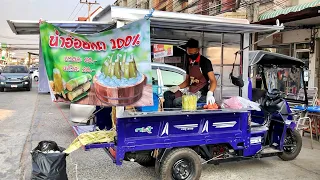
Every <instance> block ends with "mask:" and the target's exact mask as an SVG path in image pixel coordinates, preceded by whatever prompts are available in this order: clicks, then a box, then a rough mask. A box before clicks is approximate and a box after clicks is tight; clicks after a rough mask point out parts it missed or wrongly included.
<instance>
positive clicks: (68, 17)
mask: <svg viewBox="0 0 320 180" xmlns="http://www.w3.org/2000/svg"><path fill="white" fill-rule="evenodd" d="M79 4H80V2H78V4H77V5H76V7H75V8H74V9H73V11H72V13H71V14H70V16H69V17H68V20H69V19H70V17H71V15H72V14H73V13H74V11H75V10H76V9H77V7H78V6H79Z"/></svg>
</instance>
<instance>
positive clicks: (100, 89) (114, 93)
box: [94, 75, 147, 106]
mask: <svg viewBox="0 0 320 180" xmlns="http://www.w3.org/2000/svg"><path fill="white" fill-rule="evenodd" d="M146 84H147V77H146V76H145V75H143V78H142V80H141V81H140V82H138V83H137V84H135V85H132V86H125V87H107V86H104V85H103V84H101V83H99V82H98V81H95V82H94V88H95V91H96V96H97V97H98V99H99V100H100V101H101V102H103V103H106V104H112V105H117V106H126V105H130V104H134V103H136V102H138V101H139V100H140V99H141V97H142V92H143V88H144V86H145V85H146Z"/></svg>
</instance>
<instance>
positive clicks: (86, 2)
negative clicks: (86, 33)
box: [80, 0, 99, 21]
mask: <svg viewBox="0 0 320 180" xmlns="http://www.w3.org/2000/svg"><path fill="white" fill-rule="evenodd" d="M80 3H81V4H87V5H88V19H87V20H88V21H90V10H91V6H92V5H95V4H99V3H97V1H94V2H88V0H86V1H82V0H80Z"/></svg>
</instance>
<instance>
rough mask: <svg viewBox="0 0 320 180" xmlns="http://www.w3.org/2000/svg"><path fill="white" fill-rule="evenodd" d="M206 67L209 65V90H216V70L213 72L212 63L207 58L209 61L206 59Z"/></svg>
mask: <svg viewBox="0 0 320 180" xmlns="http://www.w3.org/2000/svg"><path fill="white" fill-rule="evenodd" d="M206 67H207V72H208V77H209V80H210V89H209V91H211V92H214V91H215V90H216V87H217V80H216V76H215V75H214V72H213V67H212V63H211V61H210V60H209V59H207V61H206Z"/></svg>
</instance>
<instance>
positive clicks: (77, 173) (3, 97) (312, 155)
mask: <svg viewBox="0 0 320 180" xmlns="http://www.w3.org/2000/svg"><path fill="white" fill-rule="evenodd" d="M68 113H69V106H68V105H66V104H55V103H52V102H51V100H50V96H49V94H37V89H36V86H34V88H33V89H32V91H31V92H27V91H19V92H17V91H13V92H4V93H0V142H1V146H0V179H1V180H2V179H3V180H16V179H30V176H31V156H30V151H31V150H32V148H34V147H36V145H37V143H38V142H39V141H41V140H53V141H56V142H57V143H58V144H59V145H60V146H62V147H67V146H68V145H69V144H70V143H71V142H72V141H73V140H74V138H75V137H74V134H73V133H72V130H71V127H70V126H69V123H68V122H67V121H68ZM64 116H65V117H64ZM303 140H304V148H303V149H302V151H301V154H300V155H299V156H298V157H297V159H296V160H294V161H290V162H285V161H281V160H280V159H279V158H277V157H271V158H265V159H261V160H257V159H255V160H248V161H242V162H231V163H226V164H221V165H219V166H214V165H204V166H203V171H202V177H201V179H204V180H209V179H210V180H215V179H217V180H218V179H219V180H221V179H227V180H242V179H243V180H248V179H259V180H260V179H261V180H264V179H265V180H267V179H268V180H269V179H275V180H281V179H283V180H286V179H291V180H303V179H306V180H307V179H308V180H320V156H319V154H320V143H318V142H315V145H314V146H315V149H313V150H311V149H310V142H309V139H308V137H307V135H306V137H305V138H303ZM67 169H68V176H69V179H70V180H77V179H78V180H99V179H101V180H102V179H104V180H105V179H110V180H111V179H112V180H123V179H130V180H149V179H150V180H155V179H157V178H156V176H155V173H154V170H153V169H152V168H144V167H141V166H139V165H138V164H136V163H130V162H125V163H124V165H123V166H120V167H118V166H115V165H114V164H113V163H112V161H111V160H110V159H109V157H108V156H107V155H106V154H105V153H104V151H102V150H92V151H87V152H85V151H83V150H82V149H79V150H77V151H75V152H74V153H72V154H71V155H70V156H68V157H67Z"/></svg>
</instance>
